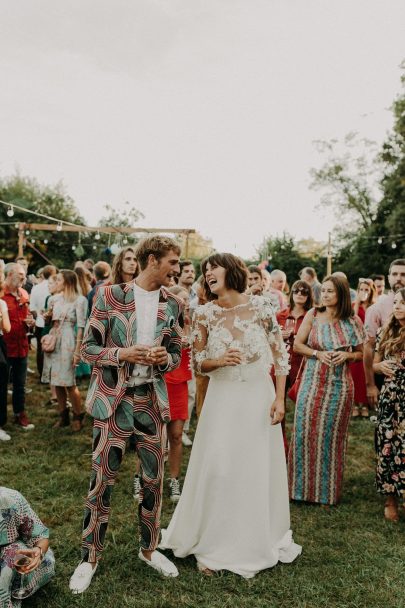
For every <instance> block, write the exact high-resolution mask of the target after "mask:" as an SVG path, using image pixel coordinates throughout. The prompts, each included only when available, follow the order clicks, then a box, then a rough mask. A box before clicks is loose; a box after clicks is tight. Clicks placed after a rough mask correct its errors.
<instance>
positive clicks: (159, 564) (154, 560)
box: [138, 549, 179, 577]
mask: <svg viewBox="0 0 405 608" xmlns="http://www.w3.org/2000/svg"><path fill="white" fill-rule="evenodd" d="M138 557H139V559H140V560H141V561H143V562H145V564H148V566H150V567H151V568H153V569H154V570H157V571H158V572H159V574H163V576H172V577H175V576H179V571H178V570H177V568H176V566H175V565H174V564H173V562H171V561H170V560H169V559H167V557H165V556H164V555H163V553H160V551H156V550H155V551H154V552H153V553H152V555H151V558H150V560H149V559H146V557H145V556H144V554H143V553H142V549H139V553H138Z"/></svg>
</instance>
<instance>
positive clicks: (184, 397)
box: [165, 348, 192, 421]
mask: <svg viewBox="0 0 405 608" xmlns="http://www.w3.org/2000/svg"><path fill="white" fill-rule="evenodd" d="M190 357H191V349H190V348H182V350H181V361H180V365H179V367H178V368H177V369H175V370H174V371H172V372H168V373H167V374H165V380H166V386H167V394H168V397H169V406H170V419H171V421H173V420H187V418H188V385H187V382H188V381H189V380H191V377H192V375H191V367H190Z"/></svg>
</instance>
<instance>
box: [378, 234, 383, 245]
mask: <svg viewBox="0 0 405 608" xmlns="http://www.w3.org/2000/svg"><path fill="white" fill-rule="evenodd" d="M382 242H383V240H382V236H379V237H378V239H377V243H378V244H379V245H382Z"/></svg>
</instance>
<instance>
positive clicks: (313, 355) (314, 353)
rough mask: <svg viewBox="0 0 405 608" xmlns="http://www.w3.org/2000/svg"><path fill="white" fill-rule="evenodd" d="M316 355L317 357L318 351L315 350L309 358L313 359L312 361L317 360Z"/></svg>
mask: <svg viewBox="0 0 405 608" xmlns="http://www.w3.org/2000/svg"><path fill="white" fill-rule="evenodd" d="M317 355H318V351H317V350H313V351H312V355H311V357H314V359H317V358H318V357H317Z"/></svg>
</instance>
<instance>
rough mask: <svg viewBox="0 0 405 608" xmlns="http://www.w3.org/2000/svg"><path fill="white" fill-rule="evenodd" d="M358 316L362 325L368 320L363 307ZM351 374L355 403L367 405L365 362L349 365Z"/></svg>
mask: <svg viewBox="0 0 405 608" xmlns="http://www.w3.org/2000/svg"><path fill="white" fill-rule="evenodd" d="M357 316H358V317H360V319H361V321H362V323H363V324H364V320H365V318H366V311H365V310H364V308H363V307H362V306H359V312H358V313H357ZM349 369H350V373H351V374H352V378H353V382H354V403H360V404H361V405H363V404H365V405H367V403H368V399H367V388H366V376H365V375H364V367H363V360H361V361H353V363H349Z"/></svg>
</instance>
